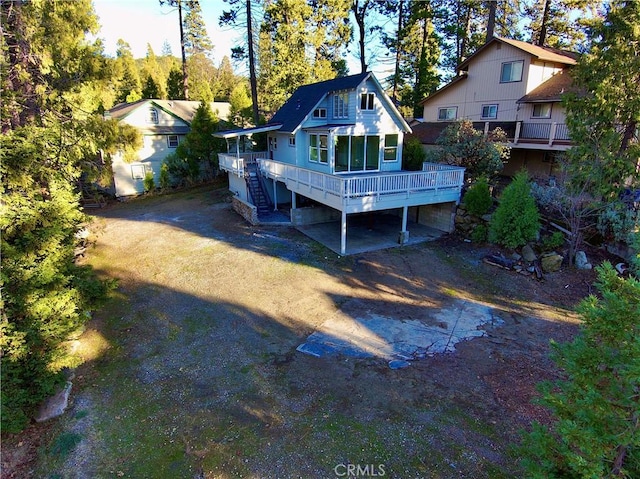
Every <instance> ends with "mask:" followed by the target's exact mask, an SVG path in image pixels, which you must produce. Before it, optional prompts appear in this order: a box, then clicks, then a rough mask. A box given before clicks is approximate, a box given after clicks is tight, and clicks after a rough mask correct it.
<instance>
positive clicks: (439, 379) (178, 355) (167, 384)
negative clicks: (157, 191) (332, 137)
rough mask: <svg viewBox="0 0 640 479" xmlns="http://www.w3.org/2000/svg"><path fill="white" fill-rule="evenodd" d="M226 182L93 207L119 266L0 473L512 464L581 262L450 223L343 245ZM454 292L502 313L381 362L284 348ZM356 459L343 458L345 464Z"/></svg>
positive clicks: (99, 249) (452, 297) (293, 473)
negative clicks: (392, 240) (400, 237)
mask: <svg viewBox="0 0 640 479" xmlns="http://www.w3.org/2000/svg"><path fill="white" fill-rule="evenodd" d="M225 199H226V194H225V192H224V190H223V189H212V188H211V187H206V188H198V189H194V190H191V191H187V192H182V193H178V194H175V195H170V196H157V197H151V198H145V199H140V200H135V201H132V202H129V203H124V204H116V205H112V206H109V207H107V208H105V209H103V210H100V211H97V212H96V214H95V221H94V223H93V224H92V225H91V231H92V238H93V240H95V247H93V248H91V249H90V250H89V252H88V256H87V258H86V259H85V261H86V262H87V263H89V264H91V265H93V266H94V267H95V268H96V269H97V270H98V271H99V273H100V274H101V275H102V276H103V277H104V278H115V279H117V280H118V288H117V290H116V291H115V293H114V297H113V299H112V300H111V301H110V302H109V304H108V305H107V306H106V307H105V308H104V309H103V310H102V311H100V312H98V313H96V314H95V317H94V319H93V321H92V322H91V323H90V324H89V325H88V327H87V329H86V331H85V332H84V334H83V335H82V337H80V338H79V339H78V340H77V341H75V342H74V344H73V347H74V348H75V350H76V352H77V353H78V354H79V355H81V356H82V357H83V358H84V359H85V363H84V364H83V365H82V366H80V367H79V368H78V369H77V371H76V372H75V374H76V377H75V379H74V381H73V383H74V386H73V390H72V403H71V407H70V409H69V410H68V412H67V414H65V415H64V416H63V417H62V418H60V419H57V420H54V421H51V422H50V423H47V424H39V425H33V426H32V427H30V428H29V429H28V430H27V431H26V432H25V433H24V434H23V435H21V436H18V437H13V438H8V439H7V440H6V441H5V443H4V444H3V477H6V478H13V477H51V478H54V477H56V478H87V479H89V478H91V479H94V478H107V477H128V478H168V477H171V478H235V477H245V478H285V479H286V478H298V477H300V478H337V477H347V473H348V472H349V471H351V472H355V473H358V477H390V478H402V479H404V478H460V477H468V478H500V477H504V478H507V477H518V476H520V475H521V471H520V470H519V467H518V455H517V453H516V452H515V451H514V450H513V449H512V447H511V445H512V444H513V443H516V442H517V440H518V437H519V430H521V429H522V428H527V427H528V426H529V425H530V424H531V422H532V421H533V420H539V421H548V420H549V417H548V416H547V414H546V413H545V411H544V410H543V409H541V408H540V407H538V406H534V405H532V404H531V402H530V401H531V399H532V398H533V397H534V396H535V384H536V383H537V382H539V381H541V380H544V379H553V378H555V377H556V376H557V371H556V370H555V369H554V367H553V364H552V363H551V362H550V360H549V359H548V352H549V341H550V340H551V339H554V340H556V341H565V340H568V339H570V338H571V337H572V336H573V335H574V334H575V332H576V331H577V320H576V318H575V316H574V315H573V313H572V312H571V311H572V308H573V307H574V306H575V304H576V302H577V301H578V300H579V299H580V298H582V297H583V296H585V295H586V294H588V293H589V292H590V285H591V283H592V282H593V279H594V273H593V272H575V271H569V270H564V271H560V272H558V273H554V274H551V275H547V277H546V280H545V281H544V282H538V281H536V280H535V279H533V278H532V277H528V276H522V275H519V274H517V273H515V272H513V271H506V270H502V269H499V268H497V267H495V266H491V265H487V264H484V263H483V262H482V261H481V259H482V257H483V256H484V255H485V254H487V253H488V252H491V251H492V250H491V248H490V247H488V246H482V247H477V246H475V245H472V244H469V243H464V242H462V241H460V240H458V239H456V238H455V237H448V238H445V239H441V240H438V241H436V242H432V243H424V244H421V245H417V246H411V247H404V248H394V249H390V250H383V251H378V252H372V253H366V254H359V255H356V256H348V257H339V256H338V255H336V254H335V253H333V252H331V251H329V250H328V249H325V248H324V247H322V246H320V245H318V244H317V243H315V242H313V241H311V240H310V239H308V238H307V237H305V236H304V235H302V234H301V233H299V232H297V231H296V230H294V229H292V228H288V227H253V226H250V225H248V224H247V223H245V222H244V221H243V220H242V219H241V218H240V217H239V216H238V215H236V214H235V213H234V212H233V211H232V209H231V207H230V203H228V202H227V201H225ZM459 300H466V301H470V302H477V303H480V304H484V305H487V306H490V307H492V308H494V310H495V311H496V312H497V314H498V315H499V316H500V318H501V319H502V320H503V321H504V324H503V325H501V326H497V327H492V328H490V329H489V330H488V331H487V334H486V335H485V336H484V337H482V338H476V339H473V340H470V341H466V342H463V343H459V344H458V345H457V346H456V351H455V352H454V353H450V354H443V355H436V356H434V357H427V358H425V359H422V360H419V361H414V362H412V363H411V366H410V367H408V368H405V369H399V370H392V369H390V368H389V367H388V364H387V361H385V360H383V359H381V358H367V359H353V358H345V357H342V356H337V357H336V356H331V357H322V358H316V357H313V356H309V355H305V354H302V353H300V352H298V351H296V348H297V347H298V346H299V345H300V344H301V343H303V342H304V341H305V339H306V338H307V337H308V335H310V334H311V333H313V332H314V331H315V330H316V329H318V328H319V327H320V325H321V324H322V323H323V322H324V321H326V320H328V319H330V318H332V317H335V315H336V314H338V313H339V314H343V315H344V314H346V315H350V316H353V317H363V316H366V315H380V316H386V317H389V318H393V320H395V321H403V320H419V321H423V322H424V323H425V324H429V323H430V322H433V321H435V320H434V319H433V318H434V317H435V316H436V313H437V312H438V311H439V310H441V309H442V308H445V307H447V306H449V305H451V304H452V303H453V302H455V301H459ZM351 477H353V476H351Z"/></svg>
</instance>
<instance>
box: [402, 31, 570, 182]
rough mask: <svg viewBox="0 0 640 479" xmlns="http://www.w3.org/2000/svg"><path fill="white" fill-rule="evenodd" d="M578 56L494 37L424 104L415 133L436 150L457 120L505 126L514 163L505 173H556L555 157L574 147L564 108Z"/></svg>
mask: <svg viewBox="0 0 640 479" xmlns="http://www.w3.org/2000/svg"><path fill="white" fill-rule="evenodd" d="M576 58H577V56H576V54H573V53H570V52H566V51H562V50H557V49H553V48H547V47H539V46H535V45H532V44H529V43H525V42H521V41H518V40H510V39H507V38H501V37H494V38H493V39H492V40H490V41H489V42H487V43H486V44H485V45H484V46H482V47H481V48H480V49H478V51H476V52H475V53H474V54H473V55H471V56H470V57H469V58H468V59H466V60H465V61H464V62H462V63H461V64H460V65H459V66H458V76H456V77H455V78H454V79H453V80H452V81H451V82H449V83H448V84H447V85H445V86H444V87H442V88H440V89H439V90H438V91H436V92H435V93H433V94H431V95H430V96H428V97H427V98H425V99H424V100H422V102H421V104H422V105H423V107H424V115H423V119H422V120H421V122H419V123H416V124H413V125H412V128H413V134H414V136H416V137H417V138H418V139H420V141H421V142H422V143H423V145H425V147H432V145H434V144H435V141H436V139H437V138H438V136H439V135H440V133H441V132H442V131H443V130H444V128H446V126H447V125H449V124H450V122H452V121H454V120H461V119H469V120H471V121H472V122H473V123H474V126H475V127H476V128H477V129H479V130H481V131H485V132H486V131H489V130H493V129H494V128H495V127H498V126H499V127H501V128H502V129H503V130H505V132H506V133H507V137H508V138H509V142H510V146H511V147H512V150H511V159H510V160H509V162H508V163H507V164H506V165H505V169H504V172H503V173H504V174H506V175H513V174H515V173H516V172H517V171H518V170H520V169H521V168H523V167H524V168H526V169H527V170H528V171H529V172H530V173H531V174H533V175H551V174H552V173H553V172H554V170H553V165H554V157H555V155H557V154H558V153H559V152H562V151H565V150H567V149H569V148H570V147H571V140H570V138H569V132H568V130H567V126H566V124H565V111H564V108H563V107H562V104H561V96H562V94H563V93H565V92H567V91H569V90H570V89H571V83H572V82H571V74H570V72H569V70H570V68H571V67H572V66H573V65H575V64H576Z"/></svg>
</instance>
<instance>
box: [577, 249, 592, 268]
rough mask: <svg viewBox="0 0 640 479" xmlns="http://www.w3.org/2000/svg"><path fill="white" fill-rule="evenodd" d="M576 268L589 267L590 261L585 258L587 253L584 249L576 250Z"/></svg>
mask: <svg viewBox="0 0 640 479" xmlns="http://www.w3.org/2000/svg"><path fill="white" fill-rule="evenodd" d="M575 264H576V268H578V269H591V268H592V267H593V266H591V263H589V260H587V254H586V253H585V252H584V251H578V252H577V253H576V259H575Z"/></svg>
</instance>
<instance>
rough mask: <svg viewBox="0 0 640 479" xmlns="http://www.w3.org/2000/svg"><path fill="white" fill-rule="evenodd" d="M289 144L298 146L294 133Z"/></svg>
mask: <svg viewBox="0 0 640 479" xmlns="http://www.w3.org/2000/svg"><path fill="white" fill-rule="evenodd" d="M289 146H292V147H295V146H296V137H295V136H293V135H291V136H290V137H289Z"/></svg>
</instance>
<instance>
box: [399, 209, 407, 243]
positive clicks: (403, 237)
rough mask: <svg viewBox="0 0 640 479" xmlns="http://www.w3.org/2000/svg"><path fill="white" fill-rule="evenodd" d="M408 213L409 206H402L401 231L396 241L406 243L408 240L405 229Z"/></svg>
mask: <svg viewBox="0 0 640 479" xmlns="http://www.w3.org/2000/svg"><path fill="white" fill-rule="evenodd" d="M408 213H409V207H408V206H406V205H405V206H403V207H402V231H400V235H399V237H398V243H400V244H406V243H407V242H408V241H409V232H408V231H407V215H408Z"/></svg>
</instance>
